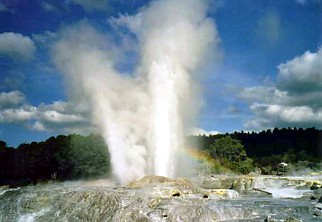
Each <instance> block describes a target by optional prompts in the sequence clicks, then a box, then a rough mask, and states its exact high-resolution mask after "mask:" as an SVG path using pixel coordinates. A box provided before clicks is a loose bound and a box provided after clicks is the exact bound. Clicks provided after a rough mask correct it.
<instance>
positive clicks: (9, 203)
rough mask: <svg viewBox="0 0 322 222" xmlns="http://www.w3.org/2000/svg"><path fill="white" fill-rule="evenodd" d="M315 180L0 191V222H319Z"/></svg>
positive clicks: (206, 180) (151, 181)
mask: <svg viewBox="0 0 322 222" xmlns="http://www.w3.org/2000/svg"><path fill="white" fill-rule="evenodd" d="M321 184H322V180H321V177H320V176H311V177H274V176H255V175H248V176H223V175H220V176H215V175H214V176H208V177H199V178H190V179H185V178H181V179H169V178H166V177H159V176H146V177H144V178H142V179H140V180H138V181H135V182H132V183H130V184H128V185H127V186H117V185H116V184H114V183H112V182H111V181H108V180H98V181H86V182H69V183H51V184H50V183H49V184H44V185H36V186H28V187H22V188H15V189H9V188H8V187H1V188H0V212H1V215H0V221H19V222H22V221H124V222H125V221H143V222H144V221H147V222H148V221H231V222H232V221H262V222H264V221H267V222H268V221H270V222H273V221H281V222H282V221H285V222H286V221H287V222H292V221H293V222H297V221H321V220H322V198H321V196H322V188H321Z"/></svg>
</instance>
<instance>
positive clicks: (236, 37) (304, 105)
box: [0, 0, 322, 146]
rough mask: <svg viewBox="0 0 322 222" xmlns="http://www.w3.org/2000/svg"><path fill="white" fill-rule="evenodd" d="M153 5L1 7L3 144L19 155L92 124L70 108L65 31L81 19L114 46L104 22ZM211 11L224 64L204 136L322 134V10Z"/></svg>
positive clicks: (295, 5) (288, 5)
mask: <svg viewBox="0 0 322 222" xmlns="http://www.w3.org/2000/svg"><path fill="white" fill-rule="evenodd" d="M148 3H149V1H139V0H129V1H126V0H109V1H108V0H106V1H105V0H95V1H90V0H60V1H59V0H47V1H33V0H1V1H0V140H4V141H6V142H7V143H8V144H9V145H12V146H17V145H18V144H20V143H23V142H31V141H34V140H35V141H39V140H44V139H46V138H48V137H49V136H51V135H57V134H60V133H72V132H75V133H82V131H81V130H80V128H81V127H82V126H83V124H85V125H86V124H88V122H87V121H86V120H80V119H79V118H77V117H79V115H82V110H80V109H78V110H75V107H72V106H71V105H70V104H69V103H68V96H67V95H68V88H66V85H65V84H64V81H63V75H62V74H61V73H60V72H59V70H58V69H57V68H56V67H55V65H54V63H53V60H52V57H51V50H50V49H51V46H52V44H53V43H54V42H55V41H56V38H57V35H59V33H60V30H61V29H63V28H64V27H68V26H70V25H73V24H75V23H78V22H80V21H84V20H86V21H88V22H89V23H90V24H91V25H93V26H94V27H95V28H96V29H97V30H99V31H100V32H102V33H106V34H108V35H109V36H111V38H113V29H112V27H110V25H109V24H108V22H107V21H108V19H109V18H111V17H118V16H119V15H121V14H128V15H132V14H135V13H136V12H137V11H138V10H139V9H140V8H142V7H145V5H146V4H148ZM209 5H210V6H209V7H210V8H209V17H211V18H212V19H213V20H214V21H215V24H216V28H217V31H218V35H219V37H220V44H219V49H220V55H221V56H220V58H217V59H216V61H213V64H215V65H214V66H211V67H212V68H211V69H210V70H208V71H209V74H207V76H206V77H204V78H203V80H202V83H201V86H202V88H203V94H204V106H203V108H202V110H201V113H200V118H199V124H198V127H199V128H201V129H204V130H205V131H219V132H232V131H235V130H237V131H239V130H263V129H267V128H273V127H289V126H290V127H312V126H314V127H317V128H321V127H322V102H321V99H320V98H321V96H322V52H321V38H322V1H321V0H285V1H276V0H261V1H260V0H218V1H215V0H210V4H209ZM156 16H157V15H156ZM80 35H81V33H80ZM115 38H117V36H115ZM116 40H117V39H116ZM126 59H127V61H128V62H126V63H122V62H121V63H120V64H119V67H118V68H119V69H121V70H131V69H133V64H135V62H136V59H137V58H136V55H135V54H133V55H132V54H128V55H127V58H126ZM84 112H85V111H84ZM48 113H49V114H50V113H51V114H53V113H54V114H55V116H54V117H55V118H56V119H55V118H54V119H50V118H49V117H48ZM90 129H91V128H90V127H87V131H86V132H89V131H90Z"/></svg>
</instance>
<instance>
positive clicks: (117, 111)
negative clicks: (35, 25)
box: [53, 0, 219, 183]
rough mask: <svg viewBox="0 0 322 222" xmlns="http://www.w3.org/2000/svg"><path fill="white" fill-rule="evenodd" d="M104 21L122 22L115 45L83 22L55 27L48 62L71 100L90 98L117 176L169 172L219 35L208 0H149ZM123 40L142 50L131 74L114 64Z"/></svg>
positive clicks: (126, 177) (172, 171)
mask: <svg viewBox="0 0 322 222" xmlns="http://www.w3.org/2000/svg"><path fill="white" fill-rule="evenodd" d="M109 23H110V25H111V27H113V28H114V30H115V31H116V32H117V31H120V30H124V29H126V32H124V33H122V36H123V37H124V36H126V37H124V39H125V40H124V41H123V42H125V44H119V43H118V45H121V46H118V47H117V46H116V45H117V44H116V43H115V42H114V44H113V40H111V39H112V37H109V36H107V35H106V34H101V33H99V32H98V31H96V30H95V29H94V28H93V27H92V26H91V25H90V24H89V23H88V22H87V21H82V22H80V23H79V24H77V25H74V26H71V27H67V28H64V29H63V30H62V31H61V32H60V33H59V39H58V41H57V42H56V43H55V44H54V45H53V57H54V61H55V63H56V65H57V66H58V67H59V68H60V69H61V71H62V72H63V73H64V74H65V79H66V83H67V85H68V90H69V95H70V98H71V100H73V101H74V102H78V103H83V104H88V107H89V110H90V114H91V118H92V121H93V124H94V125H95V126H97V127H98V129H99V131H100V132H101V133H102V135H103V136H104V138H105V140H106V143H107V144H108V147H109V150H110V153H111V161H112V167H113V172H114V174H115V175H116V176H117V177H118V178H119V180H120V182H121V183H126V182H129V181H131V180H135V179H138V178H140V177H142V176H144V175H146V174H154V175H161V176H167V177H175V176H176V174H177V170H176V169H177V162H176V160H177V155H178V152H179V151H180V149H182V145H183V136H184V135H185V134H186V133H187V131H188V130H189V129H190V128H191V127H192V124H193V123H194V122H195V119H196V115H197V113H198V109H199V107H200V104H201V103H200V96H199V92H200V89H199V87H198V76H199V75H200V72H201V71H200V68H201V67H202V66H204V65H206V62H207V61H209V58H213V57H211V56H212V55H214V53H215V52H216V45H217V43H218V41H219V38H218V37H217V32H216V28H215V24H214V22H213V21H212V20H211V19H210V18H207V1H206V0H205V1H203V0H198V1H196V0H162V1H153V2H151V3H150V4H149V5H148V6H147V7H145V8H143V9H141V10H140V11H139V12H138V13H137V14H136V15H133V16H128V15H122V16H120V17H119V18H111V19H109ZM133 36H134V37H135V40H133V41H126V40H128V39H131V38H132V39H133ZM128 42H130V43H133V42H135V43H136V46H135V47H133V48H135V49H136V52H137V55H138V56H139V57H140V60H139V62H138V64H137V66H136V67H135V69H134V70H135V71H134V72H133V73H132V74H131V75H128V74H124V73H120V72H119V71H118V70H117V69H116V68H115V67H116V65H117V64H118V63H119V62H120V61H119V60H120V59H122V56H119V55H120V54H121V55H122V52H124V51H126V48H128V47H129V46H128V45H129V43H128ZM130 45H131V44H130ZM120 57H121V58H120Z"/></svg>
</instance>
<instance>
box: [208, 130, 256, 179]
mask: <svg viewBox="0 0 322 222" xmlns="http://www.w3.org/2000/svg"><path fill="white" fill-rule="evenodd" d="M208 151H209V153H210V154H211V156H212V157H213V158H215V159H218V160H219V161H220V163H221V164H222V165H223V166H225V167H227V168H228V169H231V170H232V171H233V172H237V173H243V174H247V173H250V172H251V171H252V170H253V168H254V167H253V160H252V159H250V158H249V157H247V154H246V151H245V149H244V146H243V145H242V144H241V143H240V142H239V141H238V140H236V139H232V138H231V137H230V136H225V137H223V138H220V139H218V140H216V141H215V142H214V143H213V144H212V145H210V147H209V148H208Z"/></svg>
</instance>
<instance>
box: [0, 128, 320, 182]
mask: <svg viewBox="0 0 322 222" xmlns="http://www.w3.org/2000/svg"><path fill="white" fill-rule="evenodd" d="M188 141H189V142H188V143H189V144H188V147H196V148H198V149H191V150H190V151H189V152H191V155H192V156H196V157H197V158H198V159H199V160H200V161H199V162H200V165H199V168H198V169H197V170H198V171H199V173H200V174H204V173H206V174H217V173H240V174H247V173H250V172H252V171H254V170H255V169H260V170H261V172H262V174H278V175H281V174H287V173H289V172H291V171H298V170H307V169H312V170H315V169H318V168H319V167H321V162H322V161H321V160H322V130H317V129H315V128H308V129H305V130H304V129H301V128H300V129H296V128H295V129H291V128H288V129H277V128H276V129H274V130H273V131H271V130H267V131H262V132H259V133H255V132H252V133H248V132H247V133H244V132H235V133H232V134H225V135H214V136H209V137H207V136H192V137H189V138H188ZM192 144H198V145H194V146H193V145H192ZM110 168H111V167H110V156H109V153H108V148H107V146H106V145H105V143H104V140H103V138H102V137H101V136H97V135H89V136H80V135H74V134H73V135H68V136H64V135H60V136H57V137H50V138H49V139H47V140H46V141H44V142H39V143H37V142H32V143H30V144H21V145H20V146H18V147H17V148H13V147H8V146H7V144H6V143H5V142H4V141H0V185H6V184H10V185H12V186H18V185H24V184H30V183H38V182H42V181H49V180H59V181H64V180H74V179H87V178H98V177H106V176H108V174H109V172H110Z"/></svg>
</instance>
